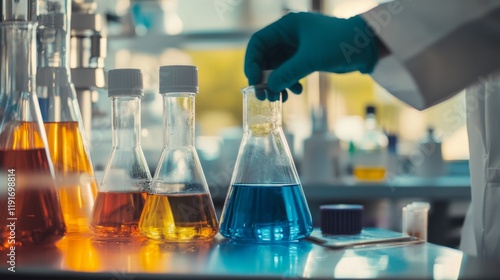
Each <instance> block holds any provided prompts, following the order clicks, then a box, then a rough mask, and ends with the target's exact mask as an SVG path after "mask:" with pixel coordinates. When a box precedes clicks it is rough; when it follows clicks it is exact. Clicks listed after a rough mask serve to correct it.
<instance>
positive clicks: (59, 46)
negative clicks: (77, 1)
mask: <svg viewBox="0 0 500 280" xmlns="http://www.w3.org/2000/svg"><path fill="white" fill-rule="evenodd" d="M70 6H71V1H69V0H58V1H47V0H43V1H41V2H40V5H39V11H38V32H37V33H38V34H37V39H38V42H37V48H38V67H63V68H66V69H69V61H68V60H67V56H66V54H67V52H68V50H69V49H68V46H69V38H70V36H69V35H70V34H69V30H70V21H69V19H70V18H71V11H70Z"/></svg>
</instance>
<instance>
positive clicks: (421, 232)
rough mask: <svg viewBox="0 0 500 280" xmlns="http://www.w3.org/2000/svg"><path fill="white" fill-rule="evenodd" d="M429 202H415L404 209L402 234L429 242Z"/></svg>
mask: <svg viewBox="0 0 500 280" xmlns="http://www.w3.org/2000/svg"><path fill="white" fill-rule="evenodd" d="M430 208H431V207H430V204H429V203H428V202H413V203H410V204H408V205H407V206H406V207H403V229H402V232H403V233H405V234H408V235H409V236H413V237H416V238H418V239H421V240H425V241H427V224H428V213H429V209H430Z"/></svg>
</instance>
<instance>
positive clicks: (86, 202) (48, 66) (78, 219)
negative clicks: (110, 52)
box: [37, 0, 97, 233]
mask: <svg viewBox="0 0 500 280" xmlns="http://www.w3.org/2000/svg"><path fill="white" fill-rule="evenodd" d="M70 18H71V1H70V0H40V1H39V14H38V23H39V24H38V30H37V48H38V69H37V94H38V102H39V104H40V111H41V114H42V118H43V122H44V125H45V131H46V133H47V140H48V145H49V146H48V148H49V152H50V156H51V158H52V162H53V164H54V170H55V175H56V183H57V188H58V192H59V198H60V200H61V206H62V210H63V215H64V219H65V222H66V225H67V226H68V232H70V233H71V232H83V231H87V230H88V227H89V218H90V214H91V211H92V206H93V205H94V200H95V197H96V194H97V184H96V182H95V180H94V179H93V178H94V170H93V166H92V163H91V160H90V154H89V150H88V146H89V143H88V139H87V138H86V136H85V134H84V128H83V123H82V117H81V113H80V108H79V106H78V101H77V98H76V92H75V89H74V86H73V84H72V83H71V75H70V69H69V60H68V58H69V55H68V53H67V52H68V51H69V38H70V32H69V31H70V29H71V28H70ZM81 175H85V176H87V177H88V178H92V179H91V180H86V181H85V182H81V183H76V184H67V183H62V182H63V181H67V180H64V178H66V177H71V176H81Z"/></svg>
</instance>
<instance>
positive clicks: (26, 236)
mask: <svg viewBox="0 0 500 280" xmlns="http://www.w3.org/2000/svg"><path fill="white" fill-rule="evenodd" d="M0 170H2V171H7V170H13V173H12V174H14V175H15V176H14V177H12V178H16V179H15V180H13V181H12V182H14V184H13V185H14V186H13V187H14V188H15V190H14V191H13V192H12V194H13V195H10V194H9V195H7V194H6V193H3V194H0V209H3V210H2V211H0V219H1V220H2V227H1V228H0V236H1V242H2V246H3V247H7V248H8V247H10V246H21V245H54V244H55V243H56V241H58V240H59V239H61V238H62V237H63V236H64V235H65V234H66V226H65V224H64V218H63V216H62V213H61V207H60V204H59V200H58V198H57V191H56V189H55V187H54V183H52V184H47V180H43V182H42V183H37V181H36V180H23V182H25V183H23V184H18V183H17V180H19V181H21V179H20V178H22V177H23V176H24V178H29V176H30V174H36V175H37V176H44V175H46V176H48V177H49V181H50V178H52V177H51V176H52V174H51V173H50V167H49V165H48V158H47V156H46V150H45V149H43V148H42V149H31V150H2V149H0ZM17 178H19V179H17ZM6 185H7V183H6ZM9 198H10V199H9ZM9 200H12V201H14V204H12V203H9ZM8 206H13V207H8ZM8 210H9V211H8ZM13 218H15V220H12V219H13ZM11 222H12V223H13V224H12V223H11ZM11 225H13V227H10V226H11ZM11 230H14V232H15V233H14V234H12V233H11ZM12 237H13V238H12ZM14 242H15V243H14Z"/></svg>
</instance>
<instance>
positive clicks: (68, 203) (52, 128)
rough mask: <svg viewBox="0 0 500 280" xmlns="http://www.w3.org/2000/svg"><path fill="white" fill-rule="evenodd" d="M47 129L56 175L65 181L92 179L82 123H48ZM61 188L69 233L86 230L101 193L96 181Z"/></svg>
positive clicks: (45, 124) (60, 195)
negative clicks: (81, 177)
mask: <svg viewBox="0 0 500 280" xmlns="http://www.w3.org/2000/svg"><path fill="white" fill-rule="evenodd" d="M44 126H45V131H46V134H47V140H48V143H49V151H50V156H51V158H52V162H53V163H54V169H55V170H56V176H60V177H63V178H64V177H66V176H68V175H75V174H79V175H81V174H86V175H87V176H88V177H90V176H92V174H93V168H92V164H91V162H90V160H89V157H88V156H87V151H86V150H85V144H84V143H83V138H82V135H81V133H80V131H79V126H78V122H45V123H44ZM56 179H57V177H56ZM58 189H59V199H60V201H61V207H62V209H63V216H64V220H65V221H67V222H66V224H67V226H68V231H70V232H83V231H86V230H87V229H88V226H89V216H90V212H91V211H92V206H93V204H94V198H95V196H96V194H97V185H96V183H95V180H86V181H85V182H82V183H79V184H78V183H76V184H71V185H68V184H67V183H64V182H59V184H58Z"/></svg>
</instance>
